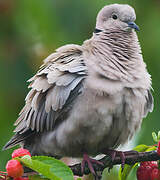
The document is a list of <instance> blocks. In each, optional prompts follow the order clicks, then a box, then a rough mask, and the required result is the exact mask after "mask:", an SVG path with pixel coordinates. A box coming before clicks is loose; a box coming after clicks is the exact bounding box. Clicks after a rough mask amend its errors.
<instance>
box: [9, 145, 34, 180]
mask: <svg viewBox="0 0 160 180" xmlns="http://www.w3.org/2000/svg"><path fill="white" fill-rule="evenodd" d="M25 155H29V156H31V154H30V152H29V151H28V150H27V149H23V148H19V149H16V150H15V151H13V153H12V158H16V157H22V156H25ZM6 170H7V175H8V176H9V177H12V178H13V179H14V180H29V179H28V177H26V178H25V177H22V175H23V173H24V169H23V166H22V165H21V163H20V162H19V161H18V160H16V159H11V160H9V161H8V162H7V165H6Z"/></svg>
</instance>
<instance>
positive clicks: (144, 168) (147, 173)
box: [137, 161, 160, 180]
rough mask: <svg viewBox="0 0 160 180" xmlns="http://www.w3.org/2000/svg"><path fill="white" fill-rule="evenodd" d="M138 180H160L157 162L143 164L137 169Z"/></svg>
mask: <svg viewBox="0 0 160 180" xmlns="http://www.w3.org/2000/svg"><path fill="white" fill-rule="evenodd" d="M137 179H138V180H160V170H159V169H158V164H157V161H146V162H141V163H140V167H139V168H138V169H137Z"/></svg>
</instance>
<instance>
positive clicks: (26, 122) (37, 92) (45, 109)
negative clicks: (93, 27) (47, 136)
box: [4, 45, 87, 148]
mask: <svg viewBox="0 0 160 180" xmlns="http://www.w3.org/2000/svg"><path fill="white" fill-rule="evenodd" d="M44 62H45V63H44V64H43V65H42V66H41V68H40V70H39V71H38V72H37V74H36V75H35V76H33V77H32V78H31V79H29V82H30V85H29V88H31V90H30V92H29V93H28V95H27V96H26V99H25V101H26V105H25V106H24V108H23V109H22V110H21V112H20V114H19V118H18V119H17V121H16V122H15V125H16V126H17V127H16V128H15V130H14V132H16V134H15V136H13V137H12V139H11V140H10V141H9V142H8V143H7V144H6V146H5V147H4V148H10V147H12V146H13V145H16V144H18V143H20V142H22V141H23V140H25V139H26V138H28V137H29V134H33V133H35V132H37V133H38V132H43V131H46V130H47V131H51V130H54V128H55V127H56V125H57V124H59V123H60V122H61V121H63V120H64V119H65V118H66V117H67V114H68V112H69V110H70V109H71V107H72V104H73V101H74V100H75V99H76V97H77V96H78V95H79V94H80V93H81V92H82V88H83V80H84V79H85V76H86V75H87V68H86V66H85V64H84V59H83V53H82V50H81V48H80V46H74V45H71V46H66V47H63V48H60V49H58V50H57V52H56V53H53V54H52V55H50V56H49V57H48V58H47V59H46V60H45V61H44ZM25 134H26V135H27V137H26V136H25Z"/></svg>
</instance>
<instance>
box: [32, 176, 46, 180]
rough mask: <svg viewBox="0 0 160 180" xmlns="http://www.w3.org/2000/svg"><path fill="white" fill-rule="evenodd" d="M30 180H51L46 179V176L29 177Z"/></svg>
mask: <svg viewBox="0 0 160 180" xmlns="http://www.w3.org/2000/svg"><path fill="white" fill-rule="evenodd" d="M29 180H49V179H48V178H44V176H41V175H33V176H29Z"/></svg>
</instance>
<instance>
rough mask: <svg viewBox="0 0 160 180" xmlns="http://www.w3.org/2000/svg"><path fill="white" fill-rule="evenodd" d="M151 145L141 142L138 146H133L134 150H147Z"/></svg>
mask: <svg viewBox="0 0 160 180" xmlns="http://www.w3.org/2000/svg"><path fill="white" fill-rule="evenodd" d="M149 147H150V146H147V145H145V144H140V145H138V146H136V147H134V148H133V150H134V151H138V152H145V151H146V150H147V149H148V148H149Z"/></svg>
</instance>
